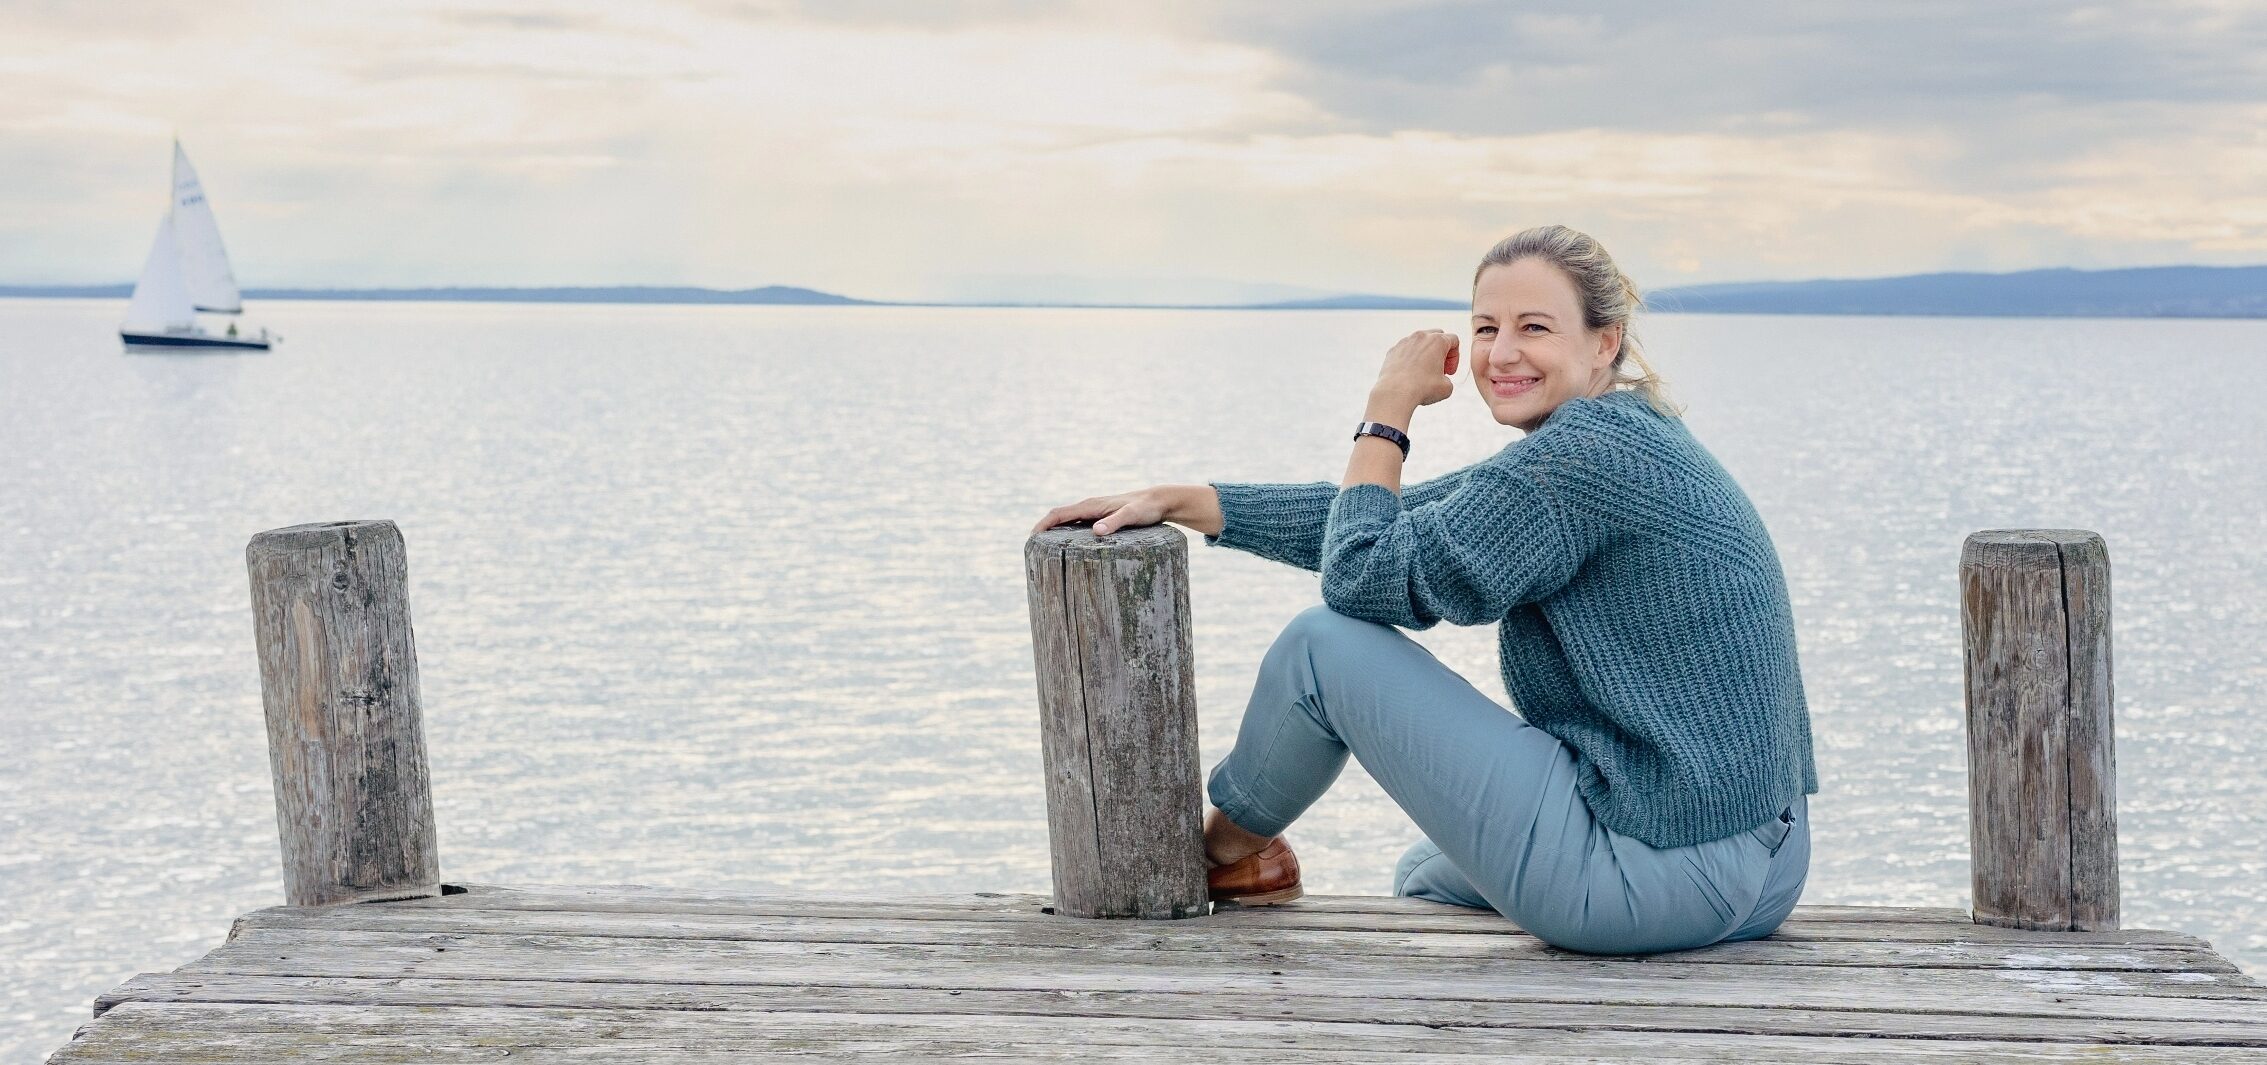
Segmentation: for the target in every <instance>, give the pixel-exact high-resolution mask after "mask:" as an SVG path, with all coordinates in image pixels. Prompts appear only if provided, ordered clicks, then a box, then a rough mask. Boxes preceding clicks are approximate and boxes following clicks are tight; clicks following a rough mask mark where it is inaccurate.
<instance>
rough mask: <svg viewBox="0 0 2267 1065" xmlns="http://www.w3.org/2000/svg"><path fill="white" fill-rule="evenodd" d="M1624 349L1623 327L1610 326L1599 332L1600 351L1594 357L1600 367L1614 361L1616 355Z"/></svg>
mask: <svg viewBox="0 0 2267 1065" xmlns="http://www.w3.org/2000/svg"><path fill="white" fill-rule="evenodd" d="M1621 349H1622V327H1621V326H1619V325H1609V326H1607V327H1606V328H1604V329H1601V330H1599V331H1598V351H1597V353H1596V355H1595V356H1594V358H1595V360H1596V362H1597V363H1598V365H1600V366H1605V365H1608V364H1610V363H1612V362H1613V361H1614V353H1615V352H1618V351H1620V350H1621Z"/></svg>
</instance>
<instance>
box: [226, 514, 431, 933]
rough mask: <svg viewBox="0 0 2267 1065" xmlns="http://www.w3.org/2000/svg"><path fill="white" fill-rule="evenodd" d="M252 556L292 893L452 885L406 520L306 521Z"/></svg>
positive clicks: (402, 893) (260, 539) (248, 557)
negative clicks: (432, 779) (414, 629)
mask: <svg viewBox="0 0 2267 1065" xmlns="http://www.w3.org/2000/svg"><path fill="white" fill-rule="evenodd" d="M244 559H245V565H246V567H247V568H248V569H250V571H251V576H252V621H253V629H254V632H255V635H256V637H257V639H258V642H259V653H260V694H261V702H262V703H263V705H264V706H265V708H266V713H267V723H268V760H269V765H270V768H272V769H273V770H274V773H275V796H276V827H277V829H278V830H279V831H280V832H281V833H282V836H283V875H284V894H285V897H286V898H287V899H288V900H289V902H290V904H291V905H294V906H327V905H330V904H333V903H349V902H378V901H383V900H389V899H412V898H423V897H427V896H433V895H439V894H441V886H440V876H441V874H440V865H439V861H438V859H437V858H436V856H435V853H434V840H433V799H432V794H431V788H430V785H429V783H428V780H429V777H428V773H427V769H426V761H425V735H424V728H423V725H422V721H421V715H420V712H419V707H418V694H417V647H416V644H415V642H414V640H413V639H412V637H411V634H410V627H409V593H408V583H409V577H408V572H409V571H408V562H407V558H406V555H405V552H404V549H403V545H402V538H401V530H399V529H397V528H395V527H394V523H393V522H390V521H334V522H321V523H317V524H313V525H294V526H291V527H290V528H287V529H274V530H270V531H268V532H264V533H261V534H259V535H258V536H255V537H253V538H252V542H251V544H250V545H249V546H247V547H246V548H245V551H244Z"/></svg>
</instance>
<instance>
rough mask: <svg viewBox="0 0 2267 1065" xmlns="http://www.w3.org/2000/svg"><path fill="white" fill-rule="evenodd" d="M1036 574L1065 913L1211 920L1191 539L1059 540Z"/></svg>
mask: <svg viewBox="0 0 2267 1065" xmlns="http://www.w3.org/2000/svg"><path fill="white" fill-rule="evenodd" d="M1023 560H1024V576H1025V579H1026V583H1027V585H1028V589H1029V592H1030V599H1031V643H1032V648H1033V659H1034V662H1035V664H1036V666H1037V671H1038V677H1039V707H1040V718H1041V736H1042V739H1041V746H1040V754H1041V758H1042V760H1043V761H1044V762H1045V766H1046V773H1047V832H1048V839H1049V849H1050V851H1051V854H1052V858H1053V865H1054V879H1055V892H1054V894H1055V909H1056V912H1058V913H1061V914H1065V915H1068V916H1072V917H1145V918H1177V917H1201V916H1204V915H1205V914H1207V913H1210V912H1211V909H1212V906H1211V903H1210V901H1209V900H1208V897H1207V894H1206V890H1205V875H1204V823H1203V822H1204V809H1203V798H1202V791H1201V788H1200V786H1199V784H1198V780H1197V776H1198V772H1197V770H1198V767H1197V719H1196V668H1195V658H1194V655H1193V654H1192V653H1191V651H1190V647H1189V573H1188V565H1189V563H1188V540H1187V538H1186V537H1184V536H1183V535H1182V534H1181V531H1180V530H1178V529H1175V528H1173V527H1172V526H1170V525H1151V526H1144V527H1140V528H1133V529H1126V530H1123V531H1121V532H1116V533H1112V534H1110V535H1108V536H1096V535H1094V531H1093V529H1091V528H1088V527H1084V526H1075V527H1064V528H1055V529H1048V530H1045V531H1042V532H1039V533H1035V534H1033V535H1032V537H1031V539H1030V540H1028V541H1026V542H1025V544H1024V551H1023Z"/></svg>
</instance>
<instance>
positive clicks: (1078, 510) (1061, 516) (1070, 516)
mask: <svg viewBox="0 0 2267 1065" xmlns="http://www.w3.org/2000/svg"><path fill="white" fill-rule="evenodd" d="M1100 503H1101V500H1098V499H1081V500H1079V501H1078V502H1076V503H1065V504H1063V505H1062V506H1059V507H1056V508H1055V509H1053V510H1050V511H1048V512H1047V515H1046V516H1045V517H1043V518H1040V519H1039V524H1037V525H1034V526H1032V527H1031V531H1032V532H1045V531H1046V530H1048V529H1052V528H1054V527H1055V526H1057V525H1061V524H1064V523H1065V522H1073V521H1085V520H1086V519H1088V518H1094V517H1100V516H1102V515H1104V514H1107V513H1109V509H1108V508H1107V507H1098V504H1100Z"/></svg>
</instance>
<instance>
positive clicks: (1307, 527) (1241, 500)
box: [1204, 463, 1477, 571]
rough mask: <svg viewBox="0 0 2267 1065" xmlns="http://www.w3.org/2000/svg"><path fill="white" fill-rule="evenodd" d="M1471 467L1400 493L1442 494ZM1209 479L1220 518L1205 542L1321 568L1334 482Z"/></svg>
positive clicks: (1421, 498)
mask: <svg viewBox="0 0 2267 1065" xmlns="http://www.w3.org/2000/svg"><path fill="white" fill-rule="evenodd" d="M1474 465H1477V463H1475V464H1474ZM1472 469H1473V467H1472V466H1466V467H1464V468H1463V469H1460V470H1453V471H1451V472H1448V473H1444V474H1442V475H1440V476H1438V477H1435V478H1433V479H1431V480H1429V481H1422V482H1419V483H1417V484H1413V485H1410V486H1409V487H1408V488H1406V489H1403V490H1402V491H1403V494H1404V496H1406V497H1407V498H1408V499H1409V501H1410V502H1411V504H1412V505H1414V504H1419V503H1425V502H1429V501H1431V500H1435V499H1440V498H1443V497H1445V496H1447V495H1448V494H1449V493H1450V492H1453V491H1455V490H1456V486H1458V485H1460V484H1463V483H1464V476H1465V474H1467V473H1469V472H1471V470H1472ZM1211 485H1212V490H1213V491H1214V492H1216V493H1218V494H1219V496H1220V515H1221V517H1222V518H1223V519H1224V523H1223V525H1222V527H1221V529H1220V532H1219V534H1218V535H1208V536H1206V537H1205V538H1204V542H1205V544H1206V545H1207V546H1212V547H1232V548H1235V549H1236V550H1238V551H1245V552H1249V553H1251V554H1254V555H1258V556H1259V557H1261V558H1265V559H1272V560H1274V561H1276V562H1282V563H1286V564H1289V565H1293V566H1297V567H1299V568H1300V569H1303V570H1308V571H1319V570H1321V569H1322V533H1323V527H1324V526H1325V525H1326V524H1328V522H1329V518H1330V505H1331V501H1332V500H1335V499H1337V498H1338V486H1337V485H1334V484H1331V483H1329V482H1327V481H1310V482H1307V483H1304V484H1246V483H1240V482H1234V481H1213V482H1211Z"/></svg>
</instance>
